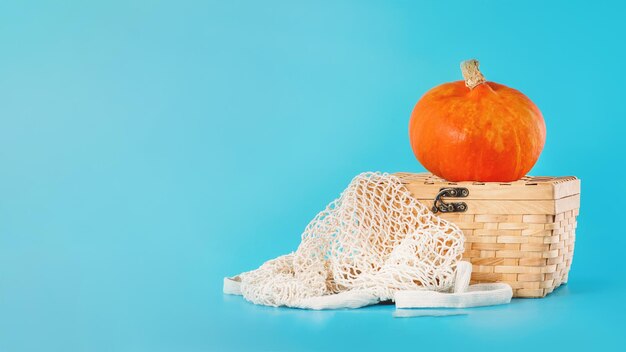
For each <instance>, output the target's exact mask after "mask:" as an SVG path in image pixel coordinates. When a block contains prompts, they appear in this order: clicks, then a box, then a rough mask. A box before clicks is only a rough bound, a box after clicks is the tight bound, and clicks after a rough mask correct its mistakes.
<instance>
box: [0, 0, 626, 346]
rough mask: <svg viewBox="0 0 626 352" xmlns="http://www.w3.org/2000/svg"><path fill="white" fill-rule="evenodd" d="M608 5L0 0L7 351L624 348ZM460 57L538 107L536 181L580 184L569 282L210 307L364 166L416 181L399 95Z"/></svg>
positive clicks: (617, 118) (618, 155) (617, 64)
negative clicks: (413, 310)
mask: <svg viewBox="0 0 626 352" xmlns="http://www.w3.org/2000/svg"><path fill="white" fill-rule="evenodd" d="M625 15H626V11H625V8H624V6H623V5H621V4H620V3H619V2H618V1H615V2H605V1H594V2H589V1H580V2H576V1H558V2H544V1H519V2H513V1H481V0H475V1H471V2H468V1H446V2H443V1H442V2H436V3H435V2H425V1H387V2H383V1H380V2H366V1H316V2H301V3H298V2H294V1H284V2H277V1H262V2H261V1H259V2H239V1H220V2H212V1H209V2H206V1H171V2H164V1H139V0H134V1H102V2H99V3H97V2H91V3H84V2H79V1H61V2H49V3H46V2H32V1H3V2H1V3H0V45H1V46H0V48H1V52H0V167H1V169H0V351H3V352H4V351H8V352H11V351H210V350H217V351H222V350H229V349H232V350H295V349H304V350H319V349H322V348H324V349H328V350H334V349H346V348H350V347H355V348H357V347H358V348H362V349H365V350H369V349H374V348H378V349H390V348H394V349H395V350H409V349H411V350H414V349H415V350H416V349H425V348H436V347H441V346H445V348H463V349H474V348H476V349H480V350H484V349H489V348H494V347H501V348H507V349H512V350H515V349H520V350H524V351H532V350H542V349H545V350H552V351H555V350H558V349H561V348H563V349H564V348H575V347H586V348H592V347H595V348H607V349H611V348H617V347H616V346H619V345H618V344H623V343H624V342H625V338H624V331H625V327H626V326H625V325H626V324H625V323H624V320H625V319H624V314H625V313H626V309H625V308H624V305H623V303H622V302H620V296H622V295H623V292H624V291H623V290H624V287H625V286H626V285H625V280H624V266H623V262H622V260H621V259H622V258H623V248H624V245H625V242H626V240H625V239H624V236H625V235H626V234H625V233H624V230H623V229H624V222H623V219H622V218H623V216H622V214H623V210H622V209H621V204H620V203H621V202H622V199H623V197H624V196H623V195H624V193H625V192H626V189H625V186H624V178H623V171H624V166H623V165H624V161H625V160H624V157H623V153H624V149H625V148H624V138H623V135H624V132H623V131H624V127H625V124H624V121H625V118H626V107H625V106H626V105H625V104H624V82H625V81H626V77H625V76H626V75H625V67H624V62H626V49H625V46H624V37H625V35H626V24H625V23H626V22H624V16H625ZM472 57H476V58H478V59H479V60H480V61H481V63H482V66H481V68H482V70H483V72H484V73H485V75H486V76H487V78H488V79H490V80H493V81H496V82H500V83H503V84H506V85H509V86H512V87H515V88H517V89H519V90H521V91H522V92H524V93H526V94H527V95H528V96H529V97H530V98H531V99H533V100H534V101H535V103H536V104H537V105H538V106H539V107H540V109H541V110H542V111H543V114H544V117H545V120H546V124H547V130H548V137H547V143H546V146H545V150H544V152H543V154H542V156H541V158H540V160H539V162H538V163H537V165H536V166H535V168H534V169H533V170H532V174H534V175H577V176H579V177H580V178H581V179H582V182H583V191H582V209H581V215H580V217H579V227H578V236H577V242H576V255H575V260H574V265H573V269H572V272H571V274H570V282H569V284H568V285H567V286H565V287H562V288H560V289H559V290H557V291H555V293H554V294H552V295H550V296H549V297H548V298H545V299H542V300H532V299H531V300H529V299H527V300H514V302H513V303H512V304H511V305H508V306H501V307H491V308H480V309H474V310H469V314H467V315H462V316H454V317H441V318H412V319H395V318H393V317H392V313H393V311H394V307H393V306H375V307H369V308H365V309H361V310H356V311H324V312H308V311H300V310H292V309H279V308H268V307H259V306H254V305H251V304H249V303H247V302H245V301H244V300H243V299H242V298H241V297H232V296H223V295H222V293H221V289H222V287H221V285H222V278H223V276H226V275H232V274H236V273H239V272H241V271H245V270H250V269H253V268H255V267H257V266H258V265H260V264H261V263H262V262H263V261H265V260H267V259H269V258H273V257H276V256H278V255H281V254H284V253H288V252H290V251H292V250H294V249H295V248H296V246H297V245H298V243H299V235H300V233H301V231H302V230H303V228H304V226H305V225H306V224H307V223H308V221H309V220H310V219H311V218H312V217H313V216H314V215H315V214H316V213H317V212H318V211H319V210H321V209H322V208H323V207H324V206H325V205H326V203H328V202H330V201H331V200H332V199H334V198H335V197H336V196H337V195H338V194H339V193H340V191H341V190H342V189H343V188H344V187H345V186H346V185H347V184H348V182H349V181H350V179H351V178H352V177H353V176H354V175H356V174H357V173H360V172H362V171H366V170H380V171H388V172H394V171H413V172H419V171H422V170H423V169H422V167H421V166H420V165H419V164H418V163H417V161H416V160H415V159H414V157H413V155H412V153H411V149H410V147H409V142H408V138H407V123H408V118H409V115H410V112H411V110H412V108H413V105H414V104H415V102H416V101H417V100H418V99H419V97H420V96H421V95H422V94H423V93H424V92H425V91H426V90H428V89H429V88H431V87H433V86H435V85H437V84H440V83H443V82H446V81H452V80H458V79H460V77H461V75H460V72H459V68H458V65H459V62H460V61H461V60H464V59H468V58H472ZM618 202H620V203H618ZM570 350H572V349H570Z"/></svg>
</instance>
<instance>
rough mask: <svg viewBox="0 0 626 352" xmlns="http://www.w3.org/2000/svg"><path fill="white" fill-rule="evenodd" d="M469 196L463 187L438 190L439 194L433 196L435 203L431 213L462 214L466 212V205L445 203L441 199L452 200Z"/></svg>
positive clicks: (463, 203)
mask: <svg viewBox="0 0 626 352" xmlns="http://www.w3.org/2000/svg"><path fill="white" fill-rule="evenodd" d="M468 195H469V191H468V190H467V188H463V187H447V188H442V189H440V190H439V193H437V195H436V196H435V203H434V204H433V208H432V211H433V213H436V212H442V213H462V212H464V211H467V204H466V203H465V202H457V203H446V202H444V201H443V199H442V197H452V198H465V197H467V196H468Z"/></svg>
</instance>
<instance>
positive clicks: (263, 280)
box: [234, 172, 464, 307]
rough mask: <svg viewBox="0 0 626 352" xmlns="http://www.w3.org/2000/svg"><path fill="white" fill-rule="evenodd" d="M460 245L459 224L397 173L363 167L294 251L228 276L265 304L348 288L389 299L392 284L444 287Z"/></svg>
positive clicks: (297, 303) (297, 301) (296, 303)
mask: <svg viewBox="0 0 626 352" xmlns="http://www.w3.org/2000/svg"><path fill="white" fill-rule="evenodd" d="M463 249H464V246H463V233H462V232H461V230H460V229H459V228H458V227H457V226H456V225H454V224H452V223H450V222H448V221H445V220H443V219H441V218H439V217H437V216H435V215H434V214H433V213H431V212H430V210H429V209H427V208H426V207H425V206H424V205H422V204H420V203H419V202H418V201H417V200H415V199H414V198H413V197H412V196H411V195H410V193H409V191H408V190H406V188H405V187H404V186H403V184H402V182H401V181H400V179H398V178H397V177H396V176H393V175H390V174H382V173H373V172H368V173H363V174H360V175H358V176H356V177H355V178H354V179H353V180H352V182H351V183H350V185H349V186H348V187H347V188H346V190H344V192H343V193H342V194H341V196H340V197H339V198H338V199H336V200H334V201H333V202H332V203H330V204H329V205H328V206H327V207H326V209H324V210H323V211H322V212H320V213H319V214H318V215H317V216H316V217H315V218H314V219H313V220H312V221H311V222H310V223H309V225H308V226H307V227H306V229H305V230H304V233H303V234H302V242H301V243H300V245H299V247H298V249H297V250H296V251H295V252H293V253H290V254H287V255H284V256H281V257H278V258H276V259H273V260H270V261H268V262H266V263H265V264H263V265H262V266H261V267H260V268H258V269H256V270H253V271H249V272H246V273H243V274H240V275H238V276H237V277H235V278H234V280H236V281H237V282H238V284H239V285H238V289H239V290H240V293H241V294H242V295H243V296H244V298H245V299H247V300H248V301H250V302H253V303H255V304H262V305H269V306H291V307H301V306H302V302H303V300H306V299H310V298H312V297H320V296H328V295H334V294H342V293H346V292H352V291H355V292H356V291H358V292H367V293H368V294H369V295H371V296H372V297H376V298H377V299H378V300H389V299H393V298H394V293H395V292H397V291H406V290H429V291H438V292H448V291H450V290H451V289H452V286H453V285H454V275H455V269H456V266H457V262H458V261H459V260H460V259H461V256H462V253H463Z"/></svg>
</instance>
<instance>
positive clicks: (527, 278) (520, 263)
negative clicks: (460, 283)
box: [396, 173, 580, 297]
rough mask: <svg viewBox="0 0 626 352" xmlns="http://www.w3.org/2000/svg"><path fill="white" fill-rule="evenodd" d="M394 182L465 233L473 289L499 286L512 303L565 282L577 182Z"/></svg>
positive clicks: (421, 178) (408, 178)
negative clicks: (484, 284)
mask: <svg viewBox="0 0 626 352" xmlns="http://www.w3.org/2000/svg"><path fill="white" fill-rule="evenodd" d="M396 175H397V176H399V177H400V178H401V179H402V181H403V183H405V185H406V187H407V189H408V190H409V191H410V192H411V193H412V194H413V196H414V197H415V198H417V199H418V200H420V201H421V202H423V204H425V205H426V206H428V207H430V208H433V207H435V208H434V209H433V210H434V211H435V210H436V213H437V214H438V215H439V216H441V217H442V218H444V219H446V220H450V221H452V222H454V223H455V224H457V225H458V226H459V227H460V228H461V229H462V230H463V233H464V234H465V237H466V243H465V253H464V258H465V259H467V260H469V261H470V262H471V263H472V264H473V273H472V283H480V282H498V281H501V282H506V283H508V284H510V285H511V287H513V292H514V296H515V297H544V296H545V295H547V294H548V293H550V292H552V291H553V290H554V289H555V288H556V287H558V286H559V285H561V284H562V283H566V282H567V274H568V272H569V269H570V266H571V264H572V257H573V254H574V240H575V229H576V216H577V215H578V210H579V208H580V180H579V179H577V178H576V177H572V176H568V177H524V178H523V179H521V180H519V181H516V182H511V183H497V182H488V183H481V182H448V181H445V180H443V179H441V178H438V177H436V176H433V175H432V174H428V173H421V174H410V173H398V174H396Z"/></svg>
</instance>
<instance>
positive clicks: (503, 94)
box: [409, 60, 546, 182]
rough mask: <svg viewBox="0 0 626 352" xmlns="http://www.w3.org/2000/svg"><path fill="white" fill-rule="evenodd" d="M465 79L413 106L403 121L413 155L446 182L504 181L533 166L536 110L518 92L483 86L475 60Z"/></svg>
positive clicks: (538, 127) (541, 136)
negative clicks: (408, 115) (407, 127)
mask: <svg viewBox="0 0 626 352" xmlns="http://www.w3.org/2000/svg"><path fill="white" fill-rule="evenodd" d="M461 71H462V73H463V78H464V79H465V81H456V82H450V83H444V84H442V85H440V86H437V87H435V88H433V89H431V90H430V91H428V92H427V93H426V94H424V96H423V97H422V98H421V99H420V100H419V101H418V102H417V104H416V105H415V108H414V109H413V113H412V114H411V120H410V122H409V138H410V140H411V146H412V148H413V153H414V154H415V156H416V157H417V159H418V160H419V161H420V163H422V165H424V167H425V168H426V169H427V170H428V171H430V172H432V173H433V174H435V175H437V176H439V177H442V178H444V179H446V180H448V181H482V182H490V181H497V182H510V181H515V180H518V179H520V178H522V177H523V176H524V175H526V173H527V172H528V171H530V169H531V168H532V167H533V165H535V163H536V162H537V159H538V158H539V154H541V151H542V149H543V146H544V144H545V140H546V125H545V122H544V121H543V116H542V115H541V111H539V109H538V108H537V106H536V105H535V104H534V103H533V102H532V101H530V99H528V97H526V96H525V95H524V94H522V93H521V92H519V91H517V90H515V89H513V88H509V87H507V86H504V85H502V84H498V83H495V82H488V81H486V80H485V78H484V76H483V75H482V74H481V73H480V71H479V70H478V61H476V60H468V61H464V62H463V63H461Z"/></svg>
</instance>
